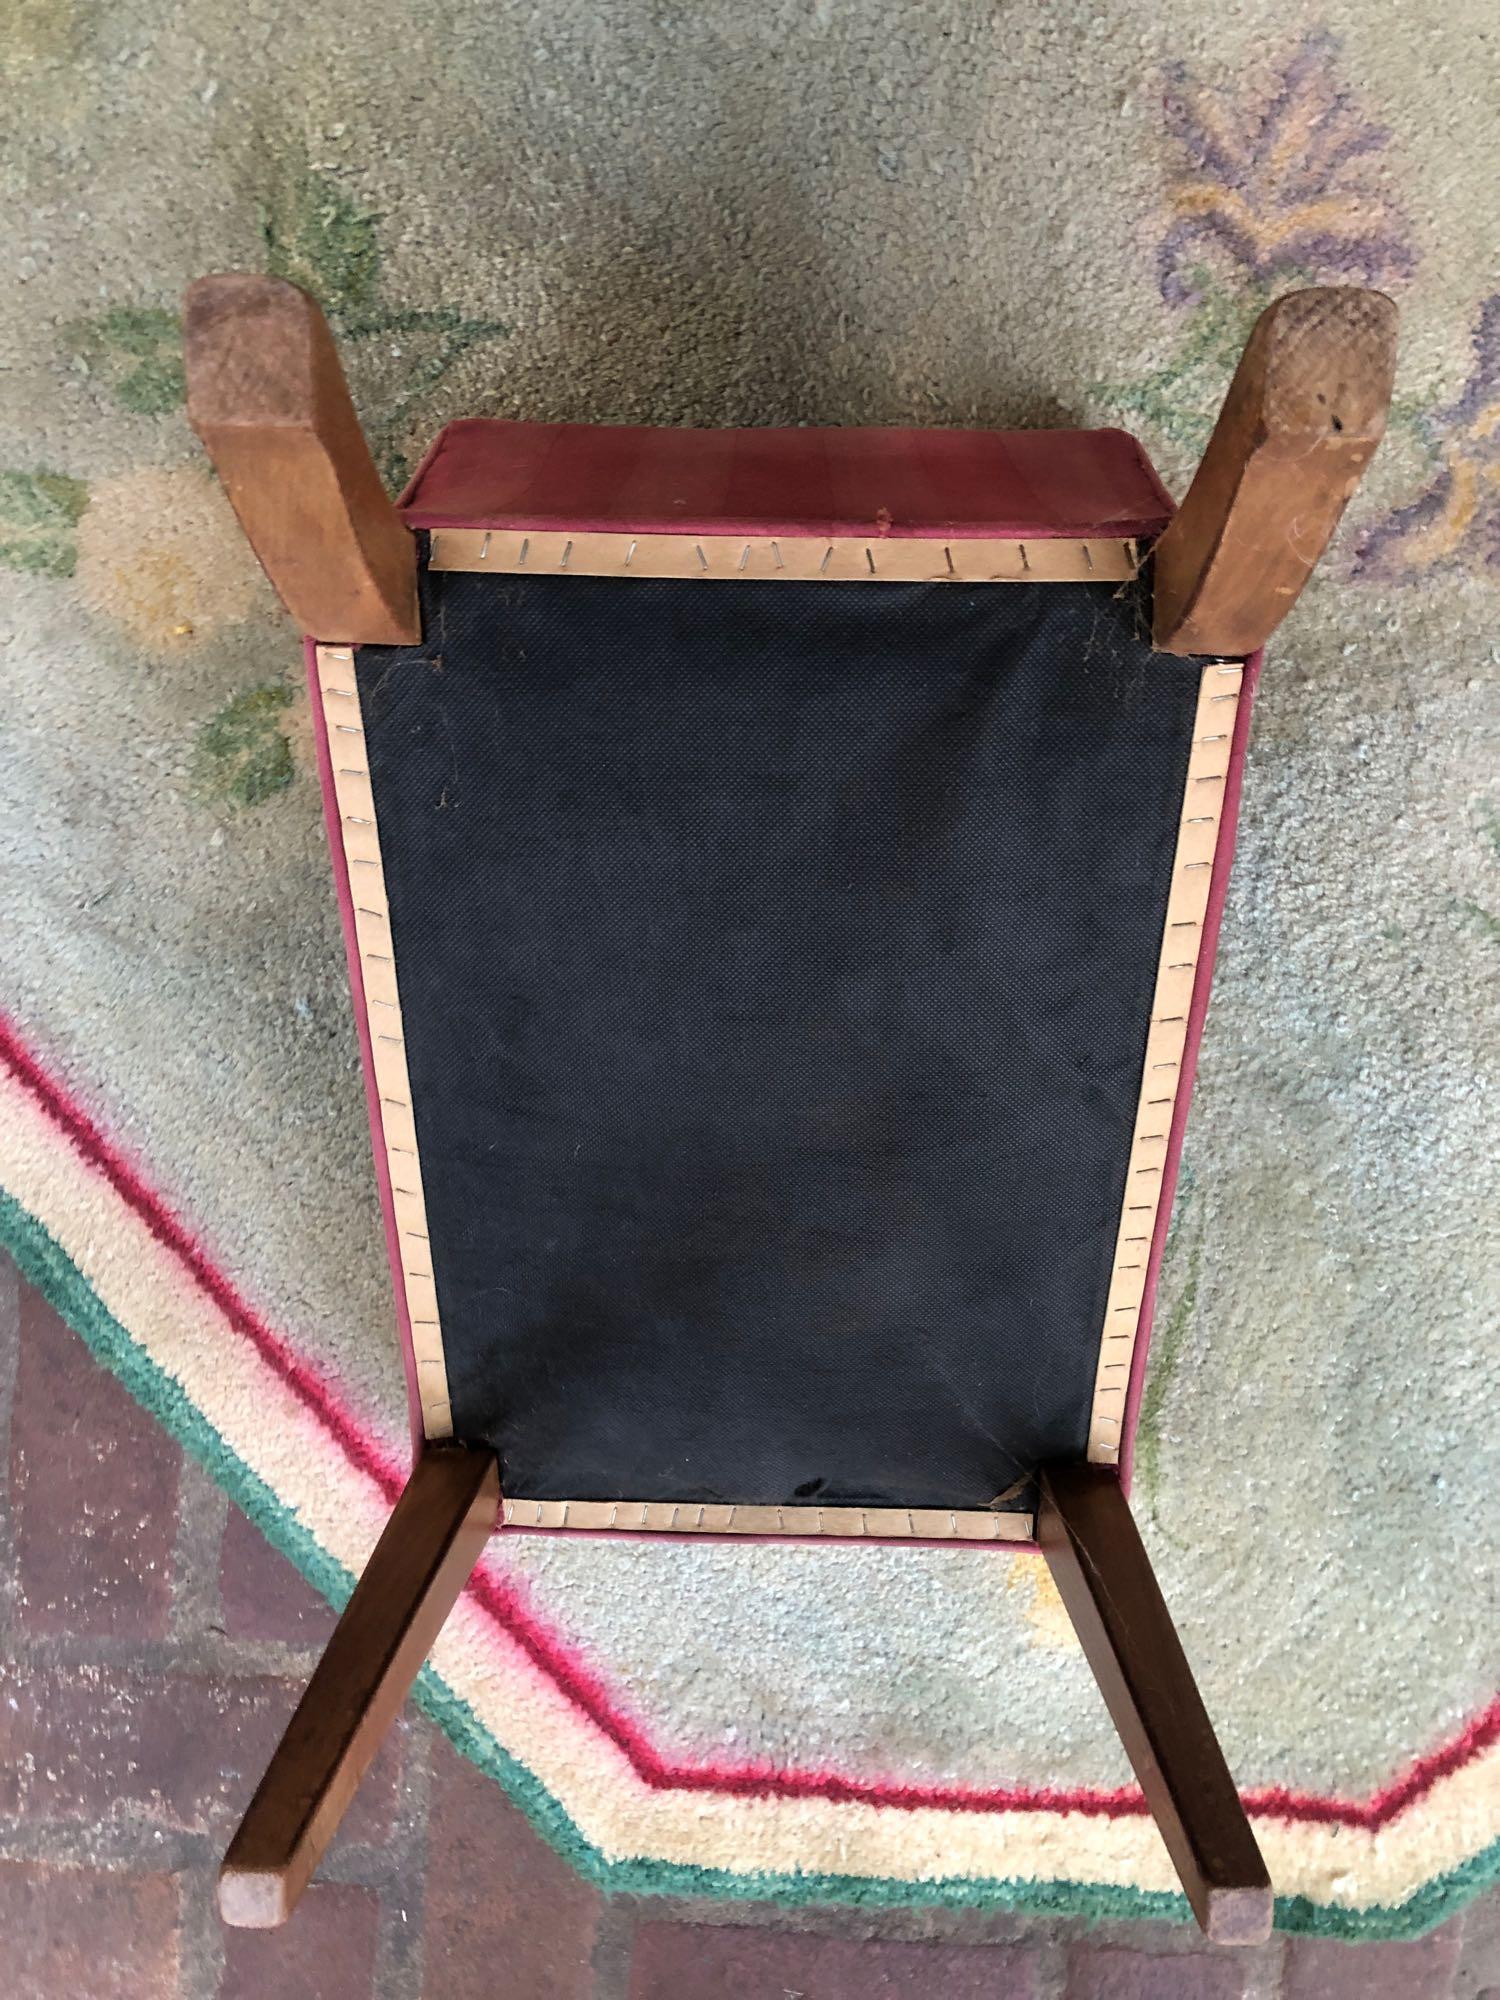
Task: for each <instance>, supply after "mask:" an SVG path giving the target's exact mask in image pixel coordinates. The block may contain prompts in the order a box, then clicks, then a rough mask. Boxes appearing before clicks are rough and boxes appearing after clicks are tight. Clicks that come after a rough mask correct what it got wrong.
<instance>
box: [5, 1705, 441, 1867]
mask: <svg viewBox="0 0 1500 2000" xmlns="http://www.w3.org/2000/svg"><path fill="white" fill-rule="evenodd" d="M300 1692H301V1690H300V1688H298V1687H294V1686H293V1685H291V1684H290V1683H289V1682H286V1681H277V1680H269V1679H253V1680H249V1679H247V1680H230V1681H225V1682H213V1681H209V1680H205V1679H203V1678H201V1677H199V1676H197V1675H187V1674H185V1675H182V1676H179V1677H168V1676H163V1675H140V1676H132V1675H130V1674H129V1673H128V1672H126V1671H125V1670H123V1669H115V1668H105V1667H74V1668H47V1669H41V1668H33V1669H13V1670H11V1671H10V1672H8V1673H7V1675H6V1678H5V1682H4V1686H3V1689H0V1813H3V1814H13V1815H15V1816H17V1817H24V1818H26V1819H28V1820H34V1821H35V1820H48V1819H60V1820H68V1821H70V1822H73V1823H82V1824H85V1825H97V1824H100V1823H103V1822H106V1821H108V1820H110V1819H112V1818H116V1817H118V1816H119V1815H120V1814H121V1813H124V1812H134V1813H136V1814H139V1815H140V1816H142V1817H144V1818H145V1819H146V1820H147V1821H148V1822H150V1823H152V1824H154V1825H157V1826H163V1827H170V1828H176V1829H183V1830H186V1831H192V1832H207V1831H211V1832H214V1833H219V1834H222V1833H224V1832H225V1831H226V1830H227V1829H228V1827H229V1825H230V1824H231V1822H232V1821H233V1820H234V1819H235V1818H237V1816H238V1815H239V1813H241V1812H242V1811H243V1810H244V1808H245V1806H246V1805H248V1803H249V1801H250V1795H251V1793H252V1792H253V1791H254V1789H255V1787H256V1785H257V1784H258V1783H259V1781H260V1775H261V1772H262V1771H263V1770H264V1768H265V1765H266V1762H267V1760H268V1759H269V1757H270V1754H271V1752H272V1750H273V1749H274V1748H275V1746H276V1741H277V1739H278V1737H279V1736H280V1734H281V1731H282V1729H283V1727H284V1726H285V1723H286V1720H287V1718H288V1716H289V1715H290V1714H291V1712H292V1708H293V1706H294V1705H295V1702H296V1699H297V1696H298V1694H299V1693H300ZM403 1737H404V1731H403V1729H402V1728H401V1727H400V1725H398V1727H397V1729H396V1730H393V1731H392V1733H391V1737H390V1738H388V1739H387V1741H386V1743H385V1745H384V1746H383V1747H382V1749H381V1751H380V1753H379V1755H378V1756H377V1757H376V1760H375V1763H374V1764H373V1765H372V1767H371V1769H370V1772H369V1775H368V1776H367V1777H366V1779H365V1781H364V1783H363V1785H361V1787H360V1789H359V1792H358V1794H357V1795H356V1798H355V1801H354V1804H353V1806H352V1807H351V1808H350V1811H349V1815H348V1817H347V1818H346V1820H345V1822H344V1829H343V1833H342V1835H341V1838H343V1839H345V1840H365V1841H381V1840H384V1839H385V1837H386V1836H387V1834H388V1833H389V1831H390V1827H391V1822H392V1815H393V1810H394V1802H395V1794H396V1774H397V1771H398V1769H399V1762H400V1742H401V1740H402V1739H403Z"/></svg>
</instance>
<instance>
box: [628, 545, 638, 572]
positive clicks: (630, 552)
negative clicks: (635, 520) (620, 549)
mask: <svg viewBox="0 0 1500 2000" xmlns="http://www.w3.org/2000/svg"><path fill="white" fill-rule="evenodd" d="M638 546H639V544H637V543H635V542H632V543H631V544H630V547H629V548H628V549H627V550H626V551H625V567H626V569H629V567H630V565H631V564H632V563H633V562H634V561H635V552H636V549H637V547H638Z"/></svg>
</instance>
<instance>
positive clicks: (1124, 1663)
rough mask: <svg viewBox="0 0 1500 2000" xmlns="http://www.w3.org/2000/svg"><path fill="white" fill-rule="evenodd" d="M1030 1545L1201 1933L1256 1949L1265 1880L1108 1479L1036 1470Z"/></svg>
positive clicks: (1116, 1486) (1078, 1470)
mask: <svg viewBox="0 0 1500 2000" xmlns="http://www.w3.org/2000/svg"><path fill="white" fill-rule="evenodd" d="M1037 1540H1038V1542H1039V1543H1040V1545H1041V1549H1042V1553H1043V1555H1044V1556H1045V1557H1046V1558H1047V1563H1048V1567H1049V1568H1050V1569H1051V1571H1052V1575H1053V1578H1054V1580H1055V1582H1056V1584H1057V1587H1058V1590H1059V1591H1060V1592H1061V1594H1062V1600H1063V1603H1064V1604H1065V1605H1066V1606H1067V1608H1068V1615H1069V1617H1070V1618H1071V1619H1072V1621H1073V1624H1074V1627H1075V1628H1076V1630H1077V1633H1078V1637H1079V1639H1080V1640H1081V1642H1082V1644H1083V1650H1084V1653H1085V1654H1086V1656H1087V1658H1088V1662H1089V1665H1090V1666H1091V1667H1092V1668H1093V1670H1094V1677H1095V1679H1096V1680H1097V1681H1098V1683H1099V1689H1100V1692H1101V1693H1102V1694H1103V1696H1104V1700H1105V1703H1106V1705H1107V1706H1108V1708H1109V1712H1110V1714H1111V1716H1112V1717H1113V1718H1114V1723H1115V1727H1116V1728H1117V1729H1118V1730H1119V1732H1120V1738H1121V1741H1122V1742H1123V1743H1124V1745H1125V1750H1126V1754H1127V1755H1128V1757H1129V1758H1130V1762H1131V1765H1132V1767H1133V1769H1134V1771H1135V1775H1136V1777H1137V1779H1138V1780H1139V1781H1140V1786H1141V1790H1142V1791H1143V1792H1144V1793H1145V1794H1146V1803H1147V1804H1148V1805H1149V1806H1150V1808H1151V1811H1152V1813H1153V1814H1154V1816H1155V1819H1156V1823H1157V1826H1158V1827H1159V1828H1160V1829H1161V1835H1162V1839H1163V1840H1164V1841H1165V1842H1166V1845H1167V1852H1168V1853H1169V1854H1170V1855H1171V1857H1172V1863H1173V1866H1174V1867H1175V1868H1176V1870H1177V1873H1178V1875H1179V1876H1180V1877H1181V1880H1182V1886H1183V1888H1184V1889H1185V1890H1186V1891H1187V1898H1188V1901H1189V1902H1190V1903H1191V1904H1192V1906H1193V1912H1194V1914H1195V1915H1196V1917H1197V1919H1198V1922H1199V1923H1200V1924H1201V1925H1202V1927H1203V1929H1204V1931H1205V1932H1206V1933H1207V1934H1208V1936H1209V1937H1210V1938H1211V1939H1212V1940H1213V1941H1214V1942H1215V1943H1216V1944H1260V1943H1262V1942H1263V1941H1264V1940H1265V1939H1266V1938H1267V1937H1268V1936H1269V1935H1270V1931H1271V1882H1270V1877H1269V1876H1268V1875H1267V1873H1266V1864H1265V1862H1264V1861H1263V1860H1262V1859H1261V1854H1260V1849H1259V1848H1258V1847H1257V1846H1256V1844H1255V1836H1254V1834H1253V1833H1252V1832H1251V1831H1250V1822H1249V1821H1248V1820H1247V1819H1246V1817H1245V1809H1244V1807H1243V1806H1242V1805H1241V1804H1240V1799H1239V1793H1238V1792H1237V1791H1236V1790H1235V1786H1234V1780H1233V1778H1232V1777H1231V1776H1230V1775H1229V1766H1228V1765H1227V1764H1226V1763H1225V1761H1224V1753H1223V1751H1222V1750H1221V1749H1220V1748H1219V1743H1218V1739H1217V1737H1216V1736H1215V1735H1214V1732H1213V1724H1212V1723H1211V1722H1210V1721H1209V1719H1208V1713H1207V1711H1206V1710H1205V1708H1204V1706H1203V1698H1202V1696H1201V1695H1200V1694H1199V1692H1198V1688H1197V1685H1196V1683H1195V1682H1194V1680H1193V1674H1192V1669H1191V1668H1190V1667H1189V1665H1188V1663H1187V1656H1186V1655H1185V1654H1184V1652H1183V1650H1182V1643H1181V1641H1180V1640H1179V1639H1178V1637H1177V1633H1176V1631H1175V1629H1174V1628H1173V1625H1172V1620H1171V1617H1170V1615H1169V1613H1168V1611H1167V1607H1166V1604H1165V1602H1164V1601H1163V1599H1162V1594H1161V1591H1160V1590H1159V1589H1158V1587H1157V1582H1156V1577H1155V1575H1154V1574H1153V1572H1152V1569H1151V1564H1150V1561H1149V1559H1148V1557H1147V1555H1146V1551H1145V1549H1144V1548H1143V1547H1142V1546H1141V1538H1140V1536H1139V1534H1138V1533H1137V1532H1136V1526H1135V1522H1134V1520H1133V1519H1132V1518H1131V1513H1130V1508H1129V1505H1128V1503H1127V1502H1126V1499H1125V1495H1124V1493H1123V1491H1122V1490H1121V1487H1120V1482H1119V1479H1118V1477H1117V1475H1116V1474H1115V1473H1114V1472H1113V1471H1112V1470H1108V1469H1105V1468H1103V1467H1100V1466H1091V1465H1056V1466H1050V1467H1047V1468H1046V1469H1045V1470H1044V1471H1043V1473H1042V1475H1041V1507H1040V1510H1039V1513H1038V1516H1037Z"/></svg>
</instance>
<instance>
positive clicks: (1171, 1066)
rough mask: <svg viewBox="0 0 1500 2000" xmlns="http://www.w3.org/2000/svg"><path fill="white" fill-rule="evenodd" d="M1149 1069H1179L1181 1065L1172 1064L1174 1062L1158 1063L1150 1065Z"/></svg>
mask: <svg viewBox="0 0 1500 2000" xmlns="http://www.w3.org/2000/svg"><path fill="white" fill-rule="evenodd" d="M1151 1067H1152V1068H1153V1069H1179V1068H1180V1067H1181V1065H1180V1064H1179V1063H1174V1062H1159V1063H1152V1065H1151Z"/></svg>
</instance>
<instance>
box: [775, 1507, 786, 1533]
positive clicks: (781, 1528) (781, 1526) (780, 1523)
mask: <svg viewBox="0 0 1500 2000" xmlns="http://www.w3.org/2000/svg"><path fill="white" fill-rule="evenodd" d="M776 1527H777V1530H778V1532H780V1533H782V1534H784V1533H785V1532H786V1515H785V1514H784V1513H783V1512H782V1511H781V1509H780V1508H779V1507H778V1508H777V1509H776Z"/></svg>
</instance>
